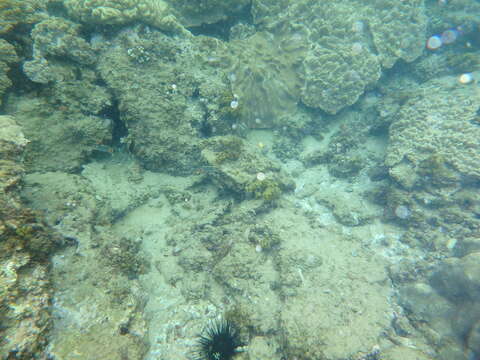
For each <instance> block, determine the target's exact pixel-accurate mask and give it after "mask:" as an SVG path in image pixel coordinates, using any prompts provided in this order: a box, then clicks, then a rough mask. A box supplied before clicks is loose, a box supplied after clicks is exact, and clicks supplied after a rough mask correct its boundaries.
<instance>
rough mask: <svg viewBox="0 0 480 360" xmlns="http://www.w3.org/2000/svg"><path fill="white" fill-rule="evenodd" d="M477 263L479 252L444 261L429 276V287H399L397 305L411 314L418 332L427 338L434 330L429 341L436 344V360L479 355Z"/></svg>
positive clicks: (479, 271) (459, 359) (479, 265)
mask: <svg viewBox="0 0 480 360" xmlns="http://www.w3.org/2000/svg"><path fill="white" fill-rule="evenodd" d="M479 260H480V253H478V252H474V253H471V254H469V255H466V256H464V257H462V258H449V259H446V260H443V261H441V262H440V263H439V264H438V265H437V266H435V268H434V269H433V271H432V272H431V273H430V275H429V279H428V283H423V282H415V283H410V284H406V285H403V286H401V287H400V292H399V302H400V304H401V305H402V306H403V307H405V308H406V309H408V310H409V311H411V312H412V316H411V319H412V320H413V321H414V322H416V323H418V324H419V329H420V330H421V331H425V332H426V334H429V333H430V332H431V331H432V330H430V328H431V329H434V330H435V338H434V339H432V340H434V341H435V342H436V343H437V344H438V358H439V359H445V360H447V359H448V360H464V359H465V353H466V354H469V357H468V358H476V357H477V356H478V355H479V354H480V347H479V343H478V324H479V322H480V316H479V315H478V314H479V311H480V305H479V304H478V301H477V300H478V297H479V296H480V283H479V279H480V276H479V275H480V261H479ZM425 324H428V326H426V325H425ZM427 336H428V335H427ZM430 336H431V335H430Z"/></svg>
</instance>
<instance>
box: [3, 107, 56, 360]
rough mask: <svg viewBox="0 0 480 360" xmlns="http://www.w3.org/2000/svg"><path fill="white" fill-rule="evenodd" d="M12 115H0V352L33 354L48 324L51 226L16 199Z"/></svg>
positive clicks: (16, 141) (19, 171)
mask: <svg viewBox="0 0 480 360" xmlns="http://www.w3.org/2000/svg"><path fill="white" fill-rule="evenodd" d="M27 142H28V141H27V140H26V139H25V137H24V136H23V134H22V132H21V129H20V127H19V126H18V125H17V124H16V122H15V120H14V118H12V117H9V116H0V159H2V160H1V161H0V269H2V271H1V272H0V308H1V309H2V310H1V323H2V326H1V328H0V338H1V339H2V341H1V342H0V357H1V358H2V359H8V358H16V359H33V358H34V357H36V356H39V355H41V354H42V352H43V347H44V346H45V344H46V342H47V340H46V336H47V333H48V331H49V330H50V327H51V317H50V301H51V289H50V275H49V267H48V258H49V253H50V252H51V251H52V250H53V249H54V247H55V240H54V236H53V235H51V229H50V228H49V227H48V226H47V225H45V224H44V223H43V222H42V219H40V218H39V215H38V214H35V213H34V212H33V211H32V210H30V209H28V208H26V207H25V206H24V205H23V204H22V203H21V202H20V199H19V196H18V193H17V192H16V185H17V184H18V183H19V181H20V179H21V177H22V175H23V171H24V170H23V167H22V165H21V159H22V152H23V149H24V147H25V145H26V144H27Z"/></svg>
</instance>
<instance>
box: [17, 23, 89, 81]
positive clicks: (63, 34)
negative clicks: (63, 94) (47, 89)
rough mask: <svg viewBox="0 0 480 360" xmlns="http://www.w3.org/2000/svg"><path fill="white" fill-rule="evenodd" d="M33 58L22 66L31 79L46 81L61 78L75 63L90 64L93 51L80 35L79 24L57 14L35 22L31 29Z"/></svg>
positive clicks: (75, 65)
mask: <svg viewBox="0 0 480 360" xmlns="http://www.w3.org/2000/svg"><path fill="white" fill-rule="evenodd" d="M31 37H32V39H33V58H32V59H31V60H28V61H25V62H24V63H23V65H22V67H23V72H24V73H25V75H26V76H27V77H28V78H29V79H30V80H32V81H33V82H36V83H40V84H47V83H49V82H54V81H63V80H66V79H67V78H68V77H69V73H71V72H72V71H74V69H75V68H76V67H78V66H88V65H93V63H94V62H95V61H96V57H95V54H94V52H93V50H92V48H91V46H90V44H89V43H87V42H86V41H85V40H84V39H83V38H82V37H81V36H80V25H78V24H75V23H73V22H71V21H69V20H65V19H62V18H59V17H50V18H49V19H47V20H44V21H41V22H39V23H38V24H36V25H35V27H34V28H33V30H32V32H31Z"/></svg>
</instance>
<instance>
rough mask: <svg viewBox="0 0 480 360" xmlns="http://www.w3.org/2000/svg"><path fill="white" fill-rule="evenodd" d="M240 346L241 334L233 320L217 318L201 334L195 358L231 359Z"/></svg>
mask: <svg viewBox="0 0 480 360" xmlns="http://www.w3.org/2000/svg"><path fill="white" fill-rule="evenodd" d="M240 346H242V343H241V341H240V336H239V333H238V331H237V329H236V328H235V326H234V325H233V324H232V322H230V321H228V320H225V319H220V320H216V321H214V322H212V323H211V324H209V325H208V326H207V328H206V329H205V330H204V332H203V333H202V334H201V335H200V337H199V339H198V342H197V346H196V349H195V351H194V353H195V356H194V360H231V359H232V358H233V356H234V355H235V354H236V353H237V351H238V348H239V347H240Z"/></svg>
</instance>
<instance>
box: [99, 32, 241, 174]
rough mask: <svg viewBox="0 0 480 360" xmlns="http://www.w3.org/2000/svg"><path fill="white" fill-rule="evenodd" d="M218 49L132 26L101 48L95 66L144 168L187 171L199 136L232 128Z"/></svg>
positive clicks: (195, 159) (195, 160)
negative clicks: (114, 100) (117, 105)
mask: <svg viewBox="0 0 480 360" xmlns="http://www.w3.org/2000/svg"><path fill="white" fill-rule="evenodd" d="M135 49H136V50H135ZM140 49H142V50H141V51H140ZM223 49H224V44H223V42H221V41H218V40H216V39H211V38H206V37H203V36H199V37H195V38H192V37H183V36H178V37H175V38H172V37H169V36H167V35H165V34H163V33H161V32H159V31H156V30H151V31H149V32H148V33H146V32H144V31H142V27H141V26H140V27H134V28H128V29H126V30H125V31H124V32H122V33H120V34H119V35H118V37H117V38H116V39H115V40H114V41H112V46H111V47H108V48H106V49H105V51H104V52H103V53H102V56H101V59H100V62H99V71H100V74H101V76H102V78H103V79H104V81H105V82H106V83H107V85H108V87H109V88H110V89H111V91H112V92H113V93H114V94H115V95H116V96H117V99H118V101H119V110H120V111H121V121H123V122H124V124H125V126H126V128H127V129H128V137H127V138H126V139H125V141H126V142H127V143H129V144H130V145H131V149H132V151H133V152H134V153H135V154H136V155H137V156H138V157H139V158H140V159H141V160H142V162H143V163H144V165H145V166H147V167H148V168H149V169H155V170H159V169H162V170H168V171H172V172H174V173H187V172H190V173H191V172H193V171H195V169H198V166H199V158H200V157H199V150H198V146H199V142H200V139H201V138H202V137H205V136H212V135H215V134H224V133H226V132H227V131H229V132H230V131H231V130H232V124H233V123H234V121H235V119H236V115H235V111H232V110H233V109H232V108H231V106H230V102H231V101H232V100H233V94H232V91H231V90H230V88H229V86H228V82H227V80H226V77H225V73H224V72H223V70H222V68H221V67H220V66H219V61H220V60H219V57H220V53H223V52H224V50H223Z"/></svg>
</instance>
